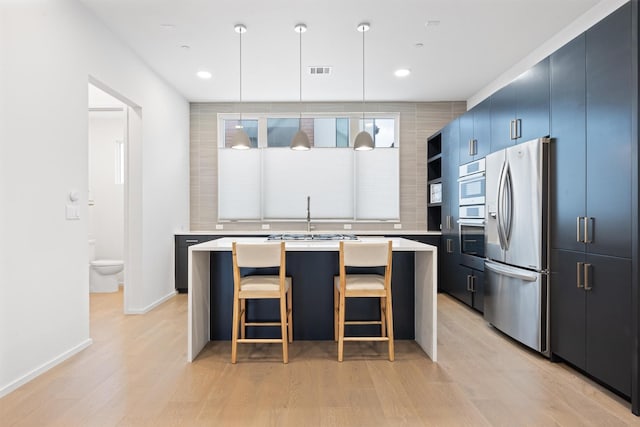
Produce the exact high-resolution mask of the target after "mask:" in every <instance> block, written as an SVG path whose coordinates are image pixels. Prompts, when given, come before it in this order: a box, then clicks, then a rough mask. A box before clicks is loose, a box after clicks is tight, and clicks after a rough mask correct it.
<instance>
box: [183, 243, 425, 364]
mask: <svg viewBox="0 0 640 427" xmlns="http://www.w3.org/2000/svg"><path fill="white" fill-rule="evenodd" d="M360 239H361V240H378V241H379V240H381V239H384V240H392V242H393V252H394V269H393V272H394V276H393V279H392V290H393V292H394V301H393V304H394V319H395V318H396V316H395V314H396V313H398V315H399V319H400V322H399V324H400V327H401V328H402V330H400V331H399V333H397V334H396V336H397V339H403V338H406V337H409V336H410V337H411V338H414V339H415V340H416V342H417V343H418V344H419V345H420V347H422V349H423V350H424V351H425V352H426V353H427V354H428V355H429V357H430V358H431V359H432V360H433V361H434V362H435V361H436V360H437V347H436V342H437V316H436V312H437V310H436V308H437V307H436V304H437V303H436V291H437V248H436V247H435V246H431V245H426V244H423V243H419V242H416V241H413V240H408V239H404V238H390V239H389V238H381V237H360ZM233 241H237V242H256V243H257V242H264V241H266V238H264V237H234V238H229V237H225V238H221V239H216V240H212V241H208V242H205V243H201V244H197V245H193V246H191V247H190V248H189V262H188V274H189V277H188V287H189V293H188V343H187V358H188V360H189V361H190V362H191V361H193V360H194V359H195V357H196V356H197V355H198V354H199V353H200V351H201V350H202V349H203V348H204V346H205V345H206V344H207V343H208V342H209V341H210V340H211V339H225V338H226V337H225V336H224V334H223V333H222V332H220V329H219V328H220V324H222V325H223V327H222V330H223V332H225V333H226V332H227V331H228V333H229V334H230V332H231V328H230V326H229V325H230V317H229V315H228V313H230V310H231V307H230V303H229V302H228V301H227V300H228V295H229V294H230V292H231V293H232V292H233V280H232V277H231V274H230V272H231V243H232V242H233ZM338 250H339V242H338V241H335V240H326V241H323V240H297V241H287V242H286V251H287V274H289V275H292V276H293V296H294V302H293V311H294V328H293V329H294V339H296V340H297V339H333V335H332V334H333V333H332V332H331V333H330V334H327V333H325V332H322V331H323V330H328V331H333V324H330V325H329V324H328V323H329V322H327V321H326V319H329V320H330V321H331V322H332V320H333V309H332V302H331V301H332V299H333V289H332V286H333V280H332V276H333V274H335V272H337V268H338V264H337V259H338V258H337V253H338ZM411 255H413V256H411ZM396 259H397V261H396ZM297 267H300V268H297ZM319 269H320V270H319ZM410 270H412V271H410ZM292 272H293V274H292ZM396 292H398V295H399V297H400V298H396ZM409 305H410V306H409ZM313 310H319V311H317V312H316V313H314V312H313ZM296 313H299V314H298V315H297V314H296ZM220 314H222V315H221V316H220ZM296 315H297V316H298V318H299V319H300V320H298V318H296ZM310 319H314V320H313V321H310ZM406 319H410V320H412V324H411V325H405V326H402V324H403V322H402V320H406ZM404 323H406V321H405V322H404ZM394 326H395V328H394V329H396V330H398V325H394ZM314 329H319V330H320V332H318V331H314ZM216 331H218V332H216ZM403 332H404V334H403ZM228 336H230V335H228ZM226 339H228V338H226Z"/></svg>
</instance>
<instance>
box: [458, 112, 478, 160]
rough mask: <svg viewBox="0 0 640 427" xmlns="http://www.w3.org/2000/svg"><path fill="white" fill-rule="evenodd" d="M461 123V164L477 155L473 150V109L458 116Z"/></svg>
mask: <svg viewBox="0 0 640 427" xmlns="http://www.w3.org/2000/svg"><path fill="white" fill-rule="evenodd" d="M458 122H459V124H460V164H461V165H462V164H465V163H467V162H470V161H472V160H473V159H474V158H475V157H474V155H473V152H471V149H472V147H471V141H473V139H474V136H473V110H469V111H467V112H466V113H464V114H463V115H462V116H460V117H458Z"/></svg>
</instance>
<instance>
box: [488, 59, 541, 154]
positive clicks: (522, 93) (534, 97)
mask: <svg viewBox="0 0 640 427" xmlns="http://www.w3.org/2000/svg"><path fill="white" fill-rule="evenodd" d="M490 99H491V152H494V151H497V150H500V149H503V148H506V147H509V146H511V145H514V144H517V143H519V142H525V141H529V140H531V139H535V138H540V137H543V136H548V135H549V58H545V59H544V60H542V61H540V62H539V63H538V64H536V65H535V66H534V67H533V68H531V69H529V70H528V71H526V72H525V73H523V74H522V75H520V76H519V77H518V78H517V79H515V80H514V81H513V82H511V83H510V84H509V85H507V86H505V87H503V88H502V89H500V90H499V91H497V92H496V93H494V94H493V95H491V98H490Z"/></svg>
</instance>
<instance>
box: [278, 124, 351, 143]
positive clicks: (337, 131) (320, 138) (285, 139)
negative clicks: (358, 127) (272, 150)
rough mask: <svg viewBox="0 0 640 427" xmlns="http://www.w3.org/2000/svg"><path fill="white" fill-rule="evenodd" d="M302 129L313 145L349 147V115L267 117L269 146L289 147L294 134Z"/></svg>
mask: <svg viewBox="0 0 640 427" xmlns="http://www.w3.org/2000/svg"><path fill="white" fill-rule="evenodd" d="M298 129H302V130H304V131H305V132H306V133H307V136H309V142H310V144H311V147H315V148H328V147H348V146H349V118H348V117H318V118H307V117H303V118H302V119H300V118H267V147H288V146H289V144H290V143H291V140H292V139H293V136H294V135H295V134H296V132H298Z"/></svg>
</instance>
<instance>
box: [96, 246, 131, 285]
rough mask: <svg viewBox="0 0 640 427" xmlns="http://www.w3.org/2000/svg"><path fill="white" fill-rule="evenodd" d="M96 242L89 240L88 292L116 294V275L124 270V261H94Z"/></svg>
mask: <svg viewBox="0 0 640 427" xmlns="http://www.w3.org/2000/svg"><path fill="white" fill-rule="evenodd" d="M95 257H96V241H95V240H93V239H92V240H89V291H90V292H117V291H118V273H120V272H121V271H122V270H124V261H122V260H113V259H95Z"/></svg>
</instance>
